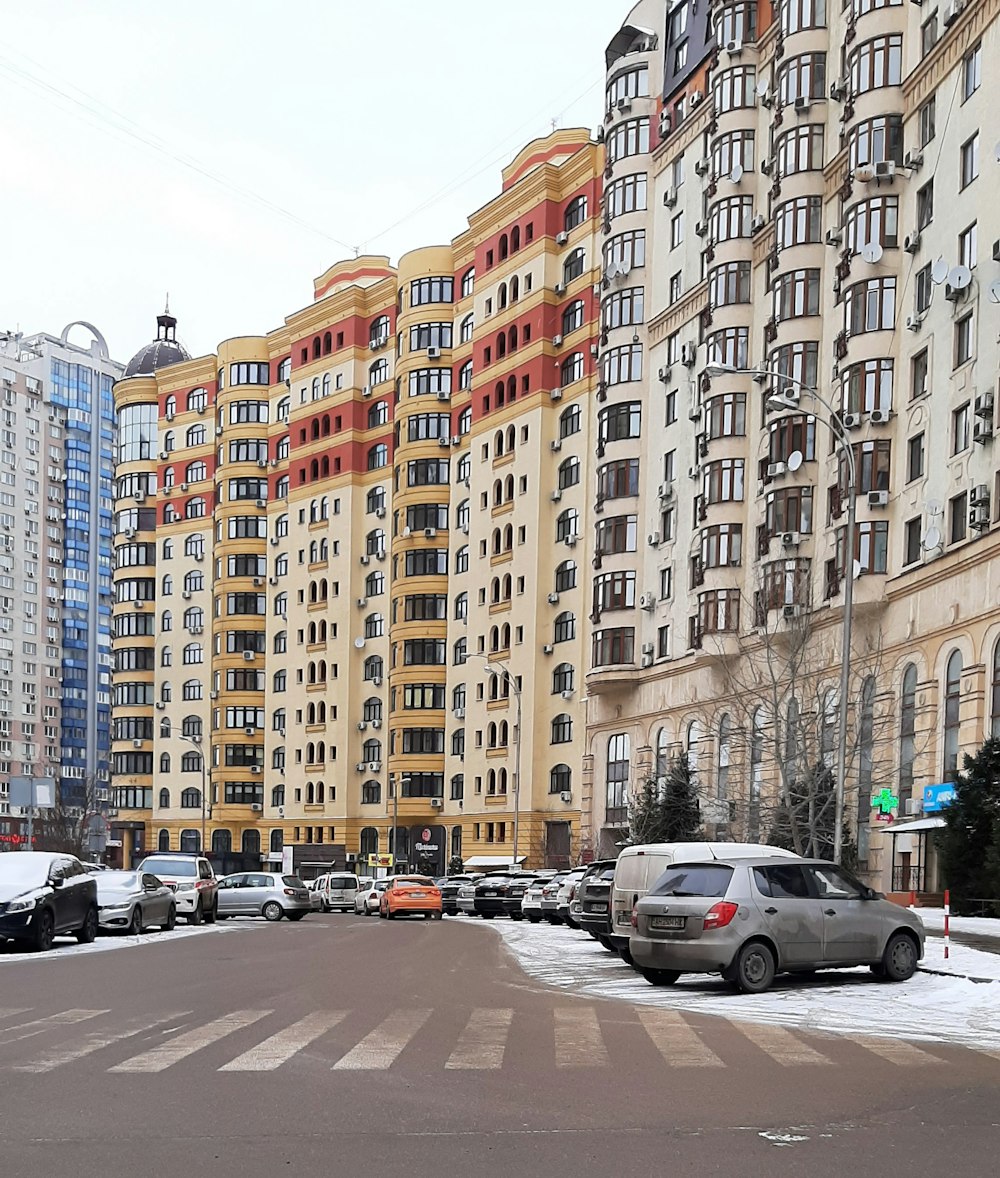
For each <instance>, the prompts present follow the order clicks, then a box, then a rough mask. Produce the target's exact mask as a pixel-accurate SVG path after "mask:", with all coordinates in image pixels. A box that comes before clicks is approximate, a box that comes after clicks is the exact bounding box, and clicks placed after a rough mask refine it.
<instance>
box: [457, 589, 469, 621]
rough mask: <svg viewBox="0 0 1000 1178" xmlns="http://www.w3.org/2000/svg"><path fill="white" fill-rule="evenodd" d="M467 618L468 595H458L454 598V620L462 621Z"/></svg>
mask: <svg viewBox="0 0 1000 1178" xmlns="http://www.w3.org/2000/svg"><path fill="white" fill-rule="evenodd" d="M468 616H469V595H468V593H459V594H458V596H457V597H456V598H455V620H456V621H462V620H463V619H464V618H467V617H468Z"/></svg>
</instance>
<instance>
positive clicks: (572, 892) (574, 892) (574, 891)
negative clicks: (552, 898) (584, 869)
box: [567, 884, 576, 900]
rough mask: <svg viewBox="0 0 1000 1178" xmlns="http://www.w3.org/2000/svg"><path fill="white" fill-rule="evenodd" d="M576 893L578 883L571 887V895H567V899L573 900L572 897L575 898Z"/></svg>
mask: <svg viewBox="0 0 1000 1178" xmlns="http://www.w3.org/2000/svg"><path fill="white" fill-rule="evenodd" d="M575 895H576V884H574V885H573V886H572V887H571V888H570V890H569V896H567V899H568V900H572V899H573V897H574V896H575Z"/></svg>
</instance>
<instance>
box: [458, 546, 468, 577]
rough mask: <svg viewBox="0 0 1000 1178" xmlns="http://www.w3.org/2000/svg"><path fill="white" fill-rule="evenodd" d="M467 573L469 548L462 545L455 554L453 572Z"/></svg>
mask: <svg viewBox="0 0 1000 1178" xmlns="http://www.w3.org/2000/svg"><path fill="white" fill-rule="evenodd" d="M468 571H469V546H468V544H464V545H463V546H462V547H461V548H459V550H458V551H457V552H456V553H455V572H456V573H467V572H468Z"/></svg>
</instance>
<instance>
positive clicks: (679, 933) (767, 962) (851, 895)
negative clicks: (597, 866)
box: [629, 857, 924, 994]
mask: <svg viewBox="0 0 1000 1178" xmlns="http://www.w3.org/2000/svg"><path fill="white" fill-rule="evenodd" d="M633 923H634V929H633V932H632V935H631V936H630V937H629V951H630V952H631V954H632V959H633V961H634V962H635V967H636V969H638V971H639V972H640V973H641V974H642V975H643V977H644V978H645V979H646V980H647V981H648V982H650V983H652V984H653V985H654V986H669V985H672V984H673V983H674V982H675V981H677V979H678V978H679V977H680V975H681V974H682V973H719V974H722V976H723V977H724V978H725V979H726V980H727V981H730V982H733V983H734V984H735V985H736V986H737V987H738V989H740V990H742V991H743V992H744V993H747V994H758V993H760V992H761V991H763V990H766V989H767V988H768V987H769V986H770V985H771V983H772V982H773V981H774V976H775V974H776V973H812V972H814V971H815V970H818V969H836V968H840V967H846V966H857V965H867V966H869V967H870V968H871V970H872V972H873V973H874V974H875V975H876V976H877V977H879V978H883V979H885V980H887V981H893V982H903V981H906V980H907V979H908V978H911V977H912V976H913V974H914V972H915V971H916V968H917V962H918V961H919V960H920V958H921V957H922V956H923V953H924V926H923V922H922V921H921V919H920V917H919V916H917V915H916V914H915V913H913V912H911V911H910V910H909V909H907V908H902V907H900V906H899V905H898V904H893V903H892V902H891V901H889V900H886V899H885V898H884V897H883V896H881V895H880V894H879V893H878V892H876V891H873V890H872V889H871V888H869V887H866V886H865V885H864V884H863V883H860V882H859V881H858V880H856V879H855V878H854V877H853V876H852V875H850V874H849V873H848V872H846V871H844V870H843V868H841V867H837V866H836V865H835V864H833V863H827V862H825V861H823V860H822V859H786V858H780V859H779V858H777V857H768V858H753V859H730V860H728V861H726V860H725V859H718V860H714V861H713V860H708V861H705V862H701V863H676V864H674V865H673V866H672V867H669V868H667V870H666V871H665V872H664V873H663V874H662V875H661V876H660V878H659V879H658V880H657V881H656V884H655V885H654V887H653V889H652V890H651V891H650V893H649V895H647V896H646V897H644V898H643V899H641V900H640V901H639V902H638V904H637V905H636V907H635V911H634V913H633Z"/></svg>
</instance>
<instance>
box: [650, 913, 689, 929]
mask: <svg viewBox="0 0 1000 1178" xmlns="http://www.w3.org/2000/svg"><path fill="white" fill-rule="evenodd" d="M685 921H686V917H683V916H651V917H650V918H649V927H650V928H683V927H684V924H685Z"/></svg>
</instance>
